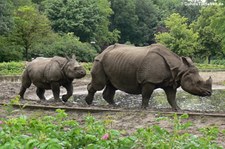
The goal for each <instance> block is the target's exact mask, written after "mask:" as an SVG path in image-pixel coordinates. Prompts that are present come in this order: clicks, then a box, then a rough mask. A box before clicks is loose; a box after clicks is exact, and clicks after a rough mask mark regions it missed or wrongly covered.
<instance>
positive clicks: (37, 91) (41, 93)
mask: <svg viewBox="0 0 225 149" xmlns="http://www.w3.org/2000/svg"><path fill="white" fill-rule="evenodd" d="M36 94H37V96H38V97H39V98H40V99H41V100H46V98H45V96H44V94H45V89H43V88H39V87H38V88H37V90H36Z"/></svg>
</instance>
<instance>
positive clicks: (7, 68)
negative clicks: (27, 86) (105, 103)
mask: <svg viewBox="0 0 225 149" xmlns="http://www.w3.org/2000/svg"><path fill="white" fill-rule="evenodd" d="M25 65H26V64H25V62H4V63H0V75H21V74H22V72H23V70H24V68H25ZM81 65H82V66H83V67H84V68H85V70H86V73H87V74H90V70H91V68H92V66H93V64H92V63H81Z"/></svg>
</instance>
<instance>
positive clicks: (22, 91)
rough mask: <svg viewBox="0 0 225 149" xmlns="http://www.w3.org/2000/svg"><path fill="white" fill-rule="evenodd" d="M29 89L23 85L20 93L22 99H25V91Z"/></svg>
mask: <svg viewBox="0 0 225 149" xmlns="http://www.w3.org/2000/svg"><path fill="white" fill-rule="evenodd" d="M26 90H27V88H26V87H24V86H22V87H21V88H20V93H19V95H20V99H22V100H23V99H24V93H25V91H26Z"/></svg>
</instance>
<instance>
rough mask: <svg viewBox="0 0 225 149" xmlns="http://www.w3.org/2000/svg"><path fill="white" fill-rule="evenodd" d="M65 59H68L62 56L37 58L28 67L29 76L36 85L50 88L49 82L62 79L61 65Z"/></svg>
mask: <svg viewBox="0 0 225 149" xmlns="http://www.w3.org/2000/svg"><path fill="white" fill-rule="evenodd" d="M64 61H66V59H65V58H61V57H53V58H43V57H39V58H36V59H35V60H33V61H32V62H30V63H29V64H28V66H27V68H26V69H27V72H28V75H29V78H30V79H31V81H32V83H33V84H35V85H36V86H39V87H43V88H50V86H49V82H51V81H58V80H59V79H62V72H61V67H62V66H61V65H63V64H64V63H65V62H64Z"/></svg>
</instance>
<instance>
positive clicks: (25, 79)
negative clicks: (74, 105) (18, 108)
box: [19, 56, 86, 102]
mask: <svg viewBox="0 0 225 149" xmlns="http://www.w3.org/2000/svg"><path fill="white" fill-rule="evenodd" d="M85 75H86V71H85V70H84V68H83V67H82V66H81V65H79V63H78V62H77V61H76V59H75V56H73V58H72V59H69V58H63V57H59V56H55V57H53V58H44V57H39V58H36V59H34V60H33V61H31V62H29V63H28V65H27V67H26V69H25V71H24V73H23V75H22V86H21V88H20V93H19V95H20V97H21V99H23V98H24V93H25V91H26V89H27V88H29V87H30V85H31V83H33V84H34V85H35V86H36V87H37V90H36V93H37V96H38V97H39V98H40V99H41V100H46V99H45V96H44V93H45V90H48V89H51V90H52V92H53V96H54V99H55V100H56V101H60V98H59V93H60V86H63V87H65V88H66V90H67V94H65V95H63V96H62V100H63V101H64V102H66V101H67V100H68V99H69V98H70V97H71V96H72V94H73V85H72V82H73V80H74V79H79V78H82V77H84V76H85Z"/></svg>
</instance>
